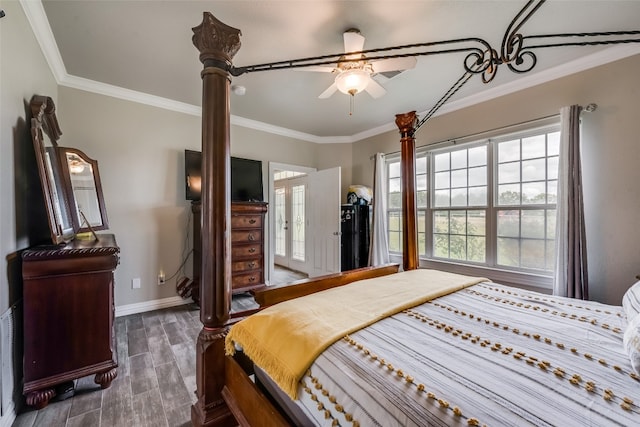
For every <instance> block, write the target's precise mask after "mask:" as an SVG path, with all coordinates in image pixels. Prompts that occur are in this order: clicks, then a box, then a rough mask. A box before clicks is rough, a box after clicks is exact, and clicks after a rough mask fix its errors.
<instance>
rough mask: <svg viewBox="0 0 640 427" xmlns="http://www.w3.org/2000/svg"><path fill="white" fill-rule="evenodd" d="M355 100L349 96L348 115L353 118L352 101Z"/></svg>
mask: <svg viewBox="0 0 640 427" xmlns="http://www.w3.org/2000/svg"><path fill="white" fill-rule="evenodd" d="M354 98H355V96H353V94H351V96H349V115H350V116H353V103H354V101H353V99H354Z"/></svg>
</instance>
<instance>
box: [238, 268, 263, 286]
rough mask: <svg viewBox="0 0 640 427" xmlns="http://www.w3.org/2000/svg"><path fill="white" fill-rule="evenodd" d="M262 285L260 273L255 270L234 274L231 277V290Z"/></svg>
mask: <svg viewBox="0 0 640 427" xmlns="http://www.w3.org/2000/svg"><path fill="white" fill-rule="evenodd" d="M261 284H262V271H261V270H256V271H253V272H251V273H247V274H245V273H243V274H234V275H233V276H232V277H231V288H232V289H236V288H245V287H249V286H256V285H261Z"/></svg>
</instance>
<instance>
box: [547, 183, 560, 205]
mask: <svg viewBox="0 0 640 427" xmlns="http://www.w3.org/2000/svg"><path fill="white" fill-rule="evenodd" d="M557 200H558V181H549V182H547V203H550V204H554V203H556V202H557Z"/></svg>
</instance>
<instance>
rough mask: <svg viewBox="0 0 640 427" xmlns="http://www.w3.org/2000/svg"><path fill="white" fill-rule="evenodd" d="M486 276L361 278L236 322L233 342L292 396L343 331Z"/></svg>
mask: <svg viewBox="0 0 640 427" xmlns="http://www.w3.org/2000/svg"><path fill="white" fill-rule="evenodd" d="M487 281H488V280H487V279H484V278H479V277H469V276H461V275H459V274H453V273H446V272H443V271H437V270H423V269H420V270H410V271H405V272H401V273H396V274H391V275H388V276H383V277H377V278H374V279H366V280H361V281H359V282H354V283H351V284H349V285H346V286H341V287H337V288H333V289H329V290H326V291H322V292H318V293H315V294H311V295H307V296H304V297H301V298H296V299H294V300H290V301H285V302H282V303H280V304H277V305H274V306H272V307H269V308H267V309H265V310H263V311H261V312H258V313H256V314H254V315H252V316H250V317H248V318H246V319H244V320H242V321H240V322H238V323H237V324H235V325H234V326H233V327H232V328H231V330H230V331H229V334H228V335H227V337H226V342H225V344H226V352H227V354H229V355H233V354H234V353H235V345H234V344H238V345H239V346H240V347H242V349H243V351H244V353H245V354H246V355H247V356H249V358H251V360H253V361H254V363H256V364H257V365H258V366H260V367H261V368H262V369H264V370H265V371H266V372H267V373H268V374H269V376H270V377H271V378H272V379H273V380H274V381H275V382H276V383H277V384H278V385H279V386H280V388H281V389H282V390H284V391H285V392H286V393H287V394H288V395H289V396H290V397H291V398H292V399H296V394H297V388H298V382H299V381H300V379H301V378H302V376H303V375H304V373H305V372H306V370H307V369H308V368H309V366H311V364H312V363H313V361H314V360H315V359H316V358H317V357H318V355H320V353H321V352H322V351H323V350H324V349H326V348H327V347H329V346H330V345H331V344H333V343H334V342H335V341H337V340H338V339H340V338H342V337H344V336H345V335H347V334H349V333H352V332H354V331H357V330H359V329H362V328H364V327H365V326H368V325H371V324H372V323H375V322H376V321H378V320H380V319H383V318H385V317H388V316H391V315H393V314H395V313H399V312H401V311H402V310H404V309H407V308H410V307H415V306H416V305H419V304H422V303H424V302H426V301H429V300H431V299H433V298H437V297H439V296H442V295H446V294H448V293H451V292H455V291H457V290H460V289H462V288H465V287H467V286H471V285H475V284H477V283H480V282H487Z"/></svg>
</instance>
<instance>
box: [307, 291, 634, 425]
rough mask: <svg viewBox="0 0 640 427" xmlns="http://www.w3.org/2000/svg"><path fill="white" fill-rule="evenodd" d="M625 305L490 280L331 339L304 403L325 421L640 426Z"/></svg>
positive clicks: (317, 419) (316, 418) (310, 413)
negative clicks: (628, 351)
mask: <svg viewBox="0 0 640 427" xmlns="http://www.w3.org/2000/svg"><path fill="white" fill-rule="evenodd" d="M625 326H626V318H625V316H624V313H623V311H622V308H621V307H616V306H607V305H603V304H599V303H594V302H585V301H578V300H571V299H565V298H560V297H553V296H547V295H542V294H539V293H535V292H528V291H525V290H520V289H515V288H510V287H505V286H501V285H497V284H493V283H482V284H478V285H475V286H472V287H470V288H467V289H463V290H460V291H458V292H455V293H453V294H449V295H446V296H443V297H440V298H437V299H435V300H433V301H430V302H428V303H425V304H422V305H419V306H417V307H415V308H411V309H407V310H404V311H403V312H402V313H398V314H396V315H393V316H391V317H389V318H386V319H384V320H381V321H379V322H377V323H375V324H373V325H371V326H368V327H367V328H365V329H362V330H360V331H358V332H355V333H352V334H350V335H349V336H347V337H345V338H344V339H342V340H340V341H338V342H336V343H335V344H333V345H332V346H330V347H329V348H328V349H327V350H325V352H324V353H323V354H322V355H321V356H320V357H319V358H318V359H317V360H316V361H315V363H313V365H312V366H311V368H310V369H309V370H308V371H307V373H306V375H305V376H304V377H303V379H302V381H301V383H300V389H299V391H298V397H299V399H298V400H297V401H296V402H295V403H296V404H297V405H298V406H300V407H301V408H302V411H303V412H304V413H305V415H306V416H307V417H308V418H309V419H311V420H313V422H314V423H315V424H317V425H324V426H335V425H341V426H356V427H357V426H384V427H390V426H428V425H433V426H466V425H487V426H525V425H535V426H563V427H564V426H581V427H584V426H598V427H601V426H612V425H624V426H635V425H640V406H638V405H640V381H639V379H638V377H637V376H636V375H635V374H634V373H633V371H632V369H631V366H630V363H629V360H628V357H627V355H626V353H625V352H624V349H623V345H622V337H623V333H624V327H625Z"/></svg>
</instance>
